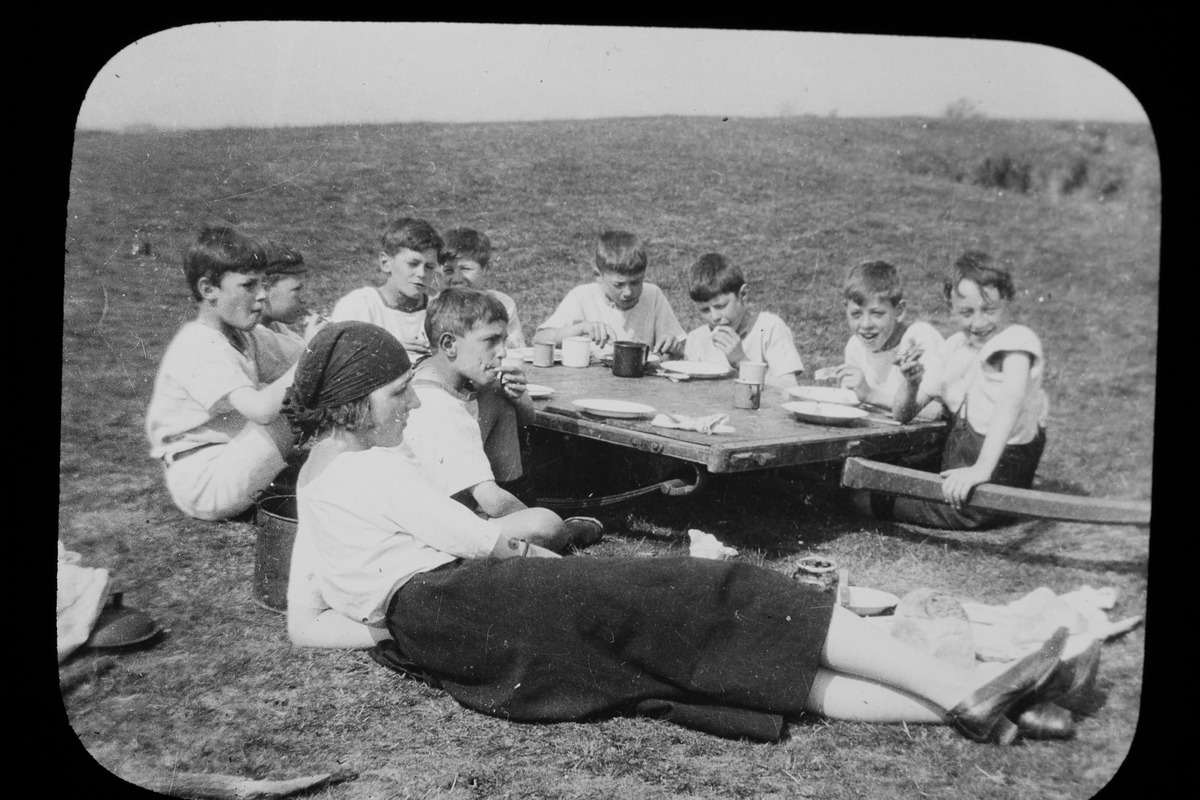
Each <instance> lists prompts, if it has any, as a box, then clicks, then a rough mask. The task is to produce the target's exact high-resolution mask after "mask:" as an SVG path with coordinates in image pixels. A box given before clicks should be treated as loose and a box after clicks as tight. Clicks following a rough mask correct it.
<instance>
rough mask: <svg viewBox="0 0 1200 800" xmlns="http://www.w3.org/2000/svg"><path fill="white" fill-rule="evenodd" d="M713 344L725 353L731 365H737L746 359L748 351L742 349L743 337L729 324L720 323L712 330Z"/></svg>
mask: <svg viewBox="0 0 1200 800" xmlns="http://www.w3.org/2000/svg"><path fill="white" fill-rule="evenodd" d="M712 343H713V346H714V347H716V348H717V349H718V350H720V351H721V352H722V353H724V354H725V359H726V360H727V361H728V362H729V363H730V365H731V366H735V367H736V366H737V365H738V364H740V363H742V362H743V361H745V360H746V351H745V350H743V349H742V337H740V336H738V335H737V331H735V330H734V329H733V328H731V327H729V326H728V325H718V326H717V327H715V328H713V332H712Z"/></svg>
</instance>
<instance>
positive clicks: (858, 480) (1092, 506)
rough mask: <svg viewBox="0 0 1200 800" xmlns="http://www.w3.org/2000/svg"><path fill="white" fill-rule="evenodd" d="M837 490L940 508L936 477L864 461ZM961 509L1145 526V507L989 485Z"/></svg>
mask: <svg viewBox="0 0 1200 800" xmlns="http://www.w3.org/2000/svg"><path fill="white" fill-rule="evenodd" d="M842 485H843V486H846V487H849V488H853V489H873V490H875V491H880V492H887V493H888V494H899V495H904V496H906V497H915V498H918V499H920V500H932V501H935V502H940V503H945V500H944V499H943V497H942V478H941V476H940V475H937V474H936V473H932V472H922V471H920V470H915V469H909V468H908V467H899V466H896V465H894V464H884V463H882V462H879V461H870V460H867V459H865V458H848V459H846V464H845V466H844V467H843V468H842ZM967 505H968V506H971V507H974V508H982V509H986V510H988V511H996V512H999V513H1002V514H1013V515H1018V516H1024V517H1041V518H1044V519H1060V520H1066V521H1070V522H1100V523H1107V524H1115V525H1149V524H1150V504H1149V503H1147V502H1144V501H1140V500H1118V499H1111V498H1106V497H1081V496H1077V495H1067V494H1056V493H1053V492H1039V491H1036V490H1034V489H1015V488H1013V487H1011V486H999V485H997V484H994V483H983V484H980V485H979V486H976V487H975V489H974V490H973V491H972V492H971V496H970V498H968V500H967Z"/></svg>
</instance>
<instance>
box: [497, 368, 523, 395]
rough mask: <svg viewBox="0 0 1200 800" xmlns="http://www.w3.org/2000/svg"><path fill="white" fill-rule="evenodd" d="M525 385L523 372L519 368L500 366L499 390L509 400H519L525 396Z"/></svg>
mask: <svg viewBox="0 0 1200 800" xmlns="http://www.w3.org/2000/svg"><path fill="white" fill-rule="evenodd" d="M527 383H528V379H527V378H526V377H525V371H524V370H522V369H521V368H520V367H513V366H509V365H507V364H501V365H500V388H501V390H502V391H503V392H504V395H505V396H506V397H508V398H509V399H510V400H514V401H515V400H518V399H520V397H521V395H523V394H525V387H526V384H527Z"/></svg>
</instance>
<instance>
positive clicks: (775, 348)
mask: <svg viewBox="0 0 1200 800" xmlns="http://www.w3.org/2000/svg"><path fill="white" fill-rule="evenodd" d="M748 294H749V286H748V285H747V284H746V279H745V277H743V275H742V271H741V269H739V268H738V267H737V266H735V265H733V264H730V263H729V261H728V260H726V258H725V257H724V256H721V255H719V254H717V253H708V254H706V255H703V256H701V257H700V258H699V259H697V260H696V263H694V264H692V267H691V269H690V270H689V271H688V295H689V296H690V297H691V298H692V300H694V301H695V302H696V310H697V311H699V312H700V316H701V317H703V318H704V324H703V325H701V326H699V327H698V328H696V329H695V330H694V331H692V332H691V333H689V334H688V335H687V341H686V342H685V343H684V350H683V356H684V358H686V359H687V360H688V361H703V362H706V363H709V364H716V365H717V366H720V367H724V368H725V369H736V368H737V365H738V364H740V363H741V362H743V361H761V362H765V363H766V365H767V376H766V383H767V384H768V385H771V386H779V387H785V386H795V385H796V375H797V374H798V373H800V372H803V371H804V364H803V363H802V362H801V361H800V354H799V353H797V352H796V343H795V341H794V339H793V337H792V331H791V329H790V328H788V326H787V323H785V322H784V321H783V320H782V319H780V318H779V317H777V316H776V315H774V314H772V313H770V312H769V311H754V310H753V309H751V308H750V306H749V305H748V303H747V302H746V297H747V295H748Z"/></svg>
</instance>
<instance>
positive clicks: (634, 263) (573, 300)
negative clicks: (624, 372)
mask: <svg viewBox="0 0 1200 800" xmlns="http://www.w3.org/2000/svg"><path fill="white" fill-rule="evenodd" d="M646 265H647V258H646V246H645V244H644V243H643V242H642V240H641V239H640V238H638V237H637V236H636V235H634V234H632V233H628V232H626V231H605V232H604V233H602V234H600V236H599V237H598V238H597V240H596V266H595V268H594V269H593V270H592V273H593V275H594V276H595V281H594V282H593V283H585V284H583V285H581V286H576V287H575V288H574V289H572V290H571V291H569V292H567V296H566V297H564V298H563V299H562V302H561V303H559V304H558V308H556V309H555V310H554V313H553V314H551V315H550V317H549V318H548V319H546V321H545V322H543V323H542V324H541V325H539V326H538V330H537V333H536V334H534V337H533V341H534V343H545V342H550V343H552V344H560V343H561V342H562V340H563V339H566V338H567V337H569V336H581V335H582V336H588V337H590V338H591V340H592V341H593V342H594V343H596V344H597V345H599V346H600V347H604V346H605V345H607V344H610V343H611V342H613V341H616V340H627V341H635V342H643V343H645V344H648V345H650V350H651V352H653V353H660V354H664V355H668V356H677V355H678V354H679V353H681V352H682V351H683V338H684V332H683V326H681V325H680V324H679V320H678V319H677V318H676V317H675V312H674V311H672V310H671V304H670V303H669V302H667V296H666V295H665V294H663V292H662V290H661V289H659V288H658V287H657V286H655V285H654V284H653V283H647V282H646Z"/></svg>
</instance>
